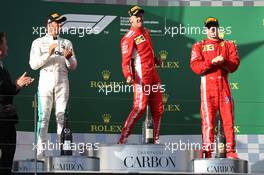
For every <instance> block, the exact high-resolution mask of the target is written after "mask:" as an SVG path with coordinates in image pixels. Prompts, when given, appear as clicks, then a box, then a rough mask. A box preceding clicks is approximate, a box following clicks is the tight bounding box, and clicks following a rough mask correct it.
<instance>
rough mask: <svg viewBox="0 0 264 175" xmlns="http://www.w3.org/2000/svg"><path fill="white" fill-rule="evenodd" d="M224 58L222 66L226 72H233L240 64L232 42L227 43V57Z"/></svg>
mask: <svg viewBox="0 0 264 175" xmlns="http://www.w3.org/2000/svg"><path fill="white" fill-rule="evenodd" d="M224 59H225V64H224V68H225V69H226V70H227V71H228V72H231V73H232V72H235V71H236V70H237V68H238V66H239V64H240V60H239V55H238V51H237V48H236V46H235V43H234V42H229V44H228V58H224Z"/></svg>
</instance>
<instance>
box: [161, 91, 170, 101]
mask: <svg viewBox="0 0 264 175" xmlns="http://www.w3.org/2000/svg"><path fill="white" fill-rule="evenodd" d="M168 99H169V95H168V94H166V93H163V94H162V102H163V103H167V102H168Z"/></svg>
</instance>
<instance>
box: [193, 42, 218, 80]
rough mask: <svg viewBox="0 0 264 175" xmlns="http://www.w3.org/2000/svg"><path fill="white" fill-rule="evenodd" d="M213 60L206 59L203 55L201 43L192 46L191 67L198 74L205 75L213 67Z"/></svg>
mask: <svg viewBox="0 0 264 175" xmlns="http://www.w3.org/2000/svg"><path fill="white" fill-rule="evenodd" d="M212 66H213V65H212V62H211V60H209V59H208V60H205V59H204V57H203V56H202V55H201V48H200V47H199V45H197V44H194V45H193V47H192V53H191V61H190V67H191V69H192V71H193V72H194V73H196V74H198V75H203V74H204V73H206V72H207V71H208V70H210V69H211V67H212Z"/></svg>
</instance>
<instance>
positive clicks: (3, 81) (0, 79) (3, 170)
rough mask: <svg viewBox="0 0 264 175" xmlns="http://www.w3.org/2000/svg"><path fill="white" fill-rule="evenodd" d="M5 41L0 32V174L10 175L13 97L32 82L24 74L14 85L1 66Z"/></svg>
mask: <svg viewBox="0 0 264 175" xmlns="http://www.w3.org/2000/svg"><path fill="white" fill-rule="evenodd" d="M7 49H8V47H7V41H6V35H5V33H4V32H0V152H1V154H0V174H3V175H9V174H12V172H11V170H12V164H13V158H14V154H15V150H16V127H15V125H16V123H17V122H18V117H17V113H16V110H15V107H14V105H13V97H14V95H16V94H17V93H18V92H19V90H20V89H21V88H23V87H25V86H28V85H30V84H31V83H32V82H33V79H32V78H31V77H28V76H26V73H24V74H23V75H22V76H21V77H19V78H18V79H17V80H16V82H15V83H13V82H12V81H11V78H10V75H9V73H8V71H7V69H5V67H4V66H3V62H2V60H3V59H4V58H5V57H6V56H7Z"/></svg>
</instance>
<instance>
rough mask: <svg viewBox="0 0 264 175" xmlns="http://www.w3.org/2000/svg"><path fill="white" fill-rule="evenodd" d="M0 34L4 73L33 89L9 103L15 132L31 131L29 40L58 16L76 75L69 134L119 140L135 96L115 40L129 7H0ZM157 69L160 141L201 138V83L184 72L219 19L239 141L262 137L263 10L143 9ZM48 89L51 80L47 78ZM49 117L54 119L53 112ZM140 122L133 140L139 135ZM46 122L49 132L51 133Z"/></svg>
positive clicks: (125, 23)
mask: <svg viewBox="0 0 264 175" xmlns="http://www.w3.org/2000/svg"><path fill="white" fill-rule="evenodd" d="M5 3H9V4H6V5H5V8H3V7H2V8H1V12H0V14H1V15H0V16H1V31H6V32H7V39H8V43H9V56H8V57H7V58H6V60H5V61H4V62H5V65H6V67H7V68H8V69H9V70H10V73H11V75H12V77H13V78H14V79H15V78H16V77H18V76H19V75H20V74H22V73H23V72H25V71H26V72H27V73H28V74H29V75H31V76H33V77H34V78H35V81H34V83H33V85H32V86H31V87H29V88H26V89H24V90H22V91H21V92H20V94H19V95H18V96H17V97H16V98H15V105H16V107H17V110H18V114H19V118H20V123H19V124H18V126H17V128H18V130H19V131H34V106H35V105H36V104H35V103H34V94H36V93H37V86H38V75H39V70H38V71H34V70H31V68H30V66H29V53H30V48H31V43H32V41H33V40H34V39H36V38H38V37H40V36H43V35H44V34H45V28H44V24H45V16H46V15H48V14H49V13H52V12H54V11H58V12H60V13H62V14H63V15H65V16H66V17H67V18H68V21H67V22H66V23H64V25H63V28H62V31H61V36H62V37H64V38H67V39H69V40H71V41H72V43H73V47H74V51H75V53H76V58H77V60H78V67H77V69H76V70H75V71H69V79H70V99H69V118H70V127H71V129H72V131H73V132H75V133H120V131H121V128H122V125H123V123H124V121H125V119H126V118H127V116H128V114H129V112H130V110H131V108H132V100H133V93H132V90H131V89H130V88H129V87H128V86H126V82H125V79H124V77H123V74H122V69H121V49H120V40H121V38H122V36H123V35H124V34H125V33H126V31H128V29H129V18H128V15H127V11H128V9H129V6H121V5H99V4H98V5H91V4H78V3H63V2H62V3H55V2H45V1H32V2H30V1H23V2H22V1H16V3H14V2H11V1H9V2H8V1H5ZM143 8H144V10H145V14H144V20H145V21H144V25H145V27H146V28H148V29H149V31H150V33H151V37H152V41H153V47H154V51H155V54H156V56H157V57H160V58H161V60H162V63H161V65H160V66H157V70H158V73H159V75H160V78H161V80H162V85H164V88H165V92H164V94H163V102H164V115H163V119H162V124H161V134H200V125H201V120H200V114H199V113H200V77H199V76H198V75H196V74H194V73H193V72H192V71H191V69H190V67H189V61H190V53H191V46H192V44H194V43H195V42H197V41H199V40H202V39H203V38H205V37H206V35H205V31H204V28H203V21H204V20H205V18H207V17H208V16H214V17H216V18H218V19H219V22H220V25H221V36H222V37H224V38H225V39H228V40H233V41H234V42H235V43H236V44H237V47H238V51H239V55H240V59H241V64H240V67H239V69H238V70H237V71H236V72H235V73H233V74H230V76H229V78H230V87H231V89H232V94H233V97H234V101H235V131H236V133H237V134H264V103H263V102H264V90H263V89H264V81H263V65H264V59H263V49H264V41H263V38H264V26H263V25H264V20H263V19H264V8H263V7H210V8H207V7H143ZM47 81H49V77H47ZM53 112H54V111H53ZM143 118H144V117H142V118H141V120H140V121H139V122H138V123H137V125H136V127H135V129H134V131H133V133H136V134H139V133H141V121H142V119H143ZM55 123H56V122H55V117H54V115H53V114H52V116H51V121H50V126H49V127H50V131H51V132H55V130H56V124H55Z"/></svg>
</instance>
